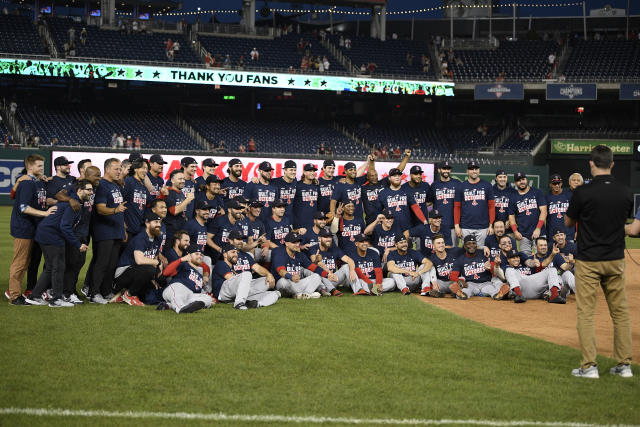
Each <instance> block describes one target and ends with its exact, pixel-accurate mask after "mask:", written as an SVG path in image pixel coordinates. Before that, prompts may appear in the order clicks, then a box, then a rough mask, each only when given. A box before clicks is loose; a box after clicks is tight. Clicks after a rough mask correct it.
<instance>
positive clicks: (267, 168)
mask: <svg viewBox="0 0 640 427" xmlns="http://www.w3.org/2000/svg"><path fill="white" fill-rule="evenodd" d="M258 168H259V169H260V170H261V171H265V172H267V171H272V170H273V166H271V163H269V162H262V163H260V166H258Z"/></svg>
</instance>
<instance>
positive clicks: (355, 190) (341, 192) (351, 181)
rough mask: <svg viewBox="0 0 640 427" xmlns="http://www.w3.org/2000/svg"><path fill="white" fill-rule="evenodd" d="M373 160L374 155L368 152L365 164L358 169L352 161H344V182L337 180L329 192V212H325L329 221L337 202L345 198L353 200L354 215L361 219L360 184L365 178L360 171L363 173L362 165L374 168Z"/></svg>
mask: <svg viewBox="0 0 640 427" xmlns="http://www.w3.org/2000/svg"><path fill="white" fill-rule="evenodd" d="M374 161H375V157H374V156H373V155H372V154H370V155H369V157H367V163H366V165H362V166H361V167H360V169H357V168H356V164H355V163H353V162H348V163H345V165H344V182H343V181H342V179H341V180H340V181H338V183H337V184H336V185H335V187H334V188H333V193H332V194H331V203H330V205H329V213H327V218H328V220H329V221H333V218H334V217H335V215H336V210H337V207H338V202H339V201H341V200H345V199H348V200H351V201H352V202H353V206H354V208H355V211H354V215H355V217H356V218H358V219H363V210H362V184H364V182H365V180H366V178H365V177H363V176H360V171H362V173H364V167H369V169H374V168H375V165H374Z"/></svg>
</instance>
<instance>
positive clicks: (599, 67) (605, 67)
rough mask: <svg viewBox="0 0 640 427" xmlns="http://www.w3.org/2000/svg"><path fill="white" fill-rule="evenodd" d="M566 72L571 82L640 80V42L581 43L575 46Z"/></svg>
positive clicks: (580, 41) (588, 41)
mask: <svg viewBox="0 0 640 427" xmlns="http://www.w3.org/2000/svg"><path fill="white" fill-rule="evenodd" d="M571 49H572V51H571V54H570V55H569V60H568V61H567V64H566V66H565V69H564V73H563V74H564V75H565V76H566V77H567V80H590V81H598V80H616V81H625V80H630V79H638V78H640V41H639V40H581V39H574V40H572V42H571Z"/></svg>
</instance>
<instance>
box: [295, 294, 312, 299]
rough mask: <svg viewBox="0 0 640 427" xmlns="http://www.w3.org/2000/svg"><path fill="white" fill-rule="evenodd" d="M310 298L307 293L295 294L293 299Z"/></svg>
mask: <svg viewBox="0 0 640 427" xmlns="http://www.w3.org/2000/svg"><path fill="white" fill-rule="evenodd" d="M309 298H311V297H310V296H309V294H295V296H294V297H293V299H309Z"/></svg>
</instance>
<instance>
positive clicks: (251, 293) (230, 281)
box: [212, 243, 280, 310]
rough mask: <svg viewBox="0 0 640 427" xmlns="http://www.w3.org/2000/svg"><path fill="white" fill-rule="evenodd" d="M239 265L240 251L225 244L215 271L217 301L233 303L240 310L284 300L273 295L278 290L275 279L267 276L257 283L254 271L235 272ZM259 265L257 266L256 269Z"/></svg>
mask: <svg viewBox="0 0 640 427" xmlns="http://www.w3.org/2000/svg"><path fill="white" fill-rule="evenodd" d="M248 258H249V259H251V258H250V257H248ZM237 261H238V249H237V248H236V247H235V246H233V245H231V244H229V243H227V244H225V245H224V247H223V248H222V259H220V260H218V262H217V263H216V266H215V267H214V269H213V280H212V281H213V295H214V297H215V298H217V299H218V301H221V302H227V303H233V308H235V309H237V310H247V309H249V308H258V307H268V306H270V305H273V304H275V303H276V301H278V298H280V292H278V291H271V292H270V291H269V289H273V287H274V286H275V279H274V277H273V276H272V275H271V274H270V273H269V272H266V273H267V275H266V277H261V278H259V279H253V277H252V275H251V272H250V271H242V272H238V271H236V270H235V268H234V266H235V264H236V262H237ZM257 265H258V264H255V263H254V264H253V265H252V267H253V266H257ZM263 272H265V271H263Z"/></svg>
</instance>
